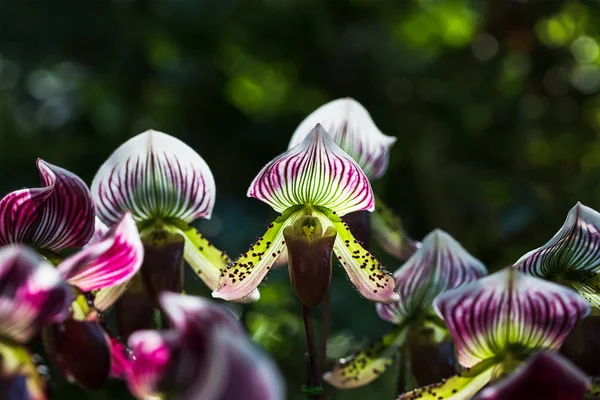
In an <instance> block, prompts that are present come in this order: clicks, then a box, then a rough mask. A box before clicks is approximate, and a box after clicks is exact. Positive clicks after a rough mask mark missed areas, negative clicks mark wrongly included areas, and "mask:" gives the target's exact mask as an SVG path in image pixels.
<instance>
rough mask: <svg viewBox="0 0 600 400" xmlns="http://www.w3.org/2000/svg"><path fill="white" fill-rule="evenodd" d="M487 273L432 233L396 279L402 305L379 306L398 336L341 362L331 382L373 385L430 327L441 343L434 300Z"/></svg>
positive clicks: (446, 236)
mask: <svg viewBox="0 0 600 400" xmlns="http://www.w3.org/2000/svg"><path fill="white" fill-rule="evenodd" d="M486 272H487V270H486V268H485V266H484V265H483V264H482V263H481V262H480V261H479V260H477V259H476V258H475V257H473V256H472V255H470V254H469V253H468V252H467V251H466V250H465V249H464V248H463V247H462V246H461V245H460V244H459V243H458V242H457V241H456V240H454V238H452V236H450V235H449V234H447V233H446V232H444V231H442V230H439V229H436V230H434V231H433V232H431V233H430V234H429V235H427V236H426V237H425V239H424V240H423V246H422V247H421V248H419V250H417V252H416V253H415V254H413V255H412V257H410V258H409V259H408V261H407V262H406V263H405V264H404V265H402V266H401V267H400V268H399V269H398V270H397V271H396V272H395V273H394V277H395V279H396V290H397V292H398V294H399V295H400V298H399V300H398V301H397V302H395V303H391V304H377V306H376V307H377V313H378V314H379V316H380V317H381V318H382V319H384V320H386V321H388V322H391V323H392V324H394V325H395V327H394V329H393V330H392V332H390V333H388V334H386V335H385V336H384V337H383V338H381V339H380V340H378V341H376V342H374V343H372V344H371V345H370V346H369V347H366V348H363V349H361V350H359V351H358V352H357V353H355V354H354V355H353V356H351V357H349V358H345V359H342V360H340V362H339V363H338V365H337V366H336V367H335V368H334V370H333V371H331V372H329V373H326V374H325V376H324V378H325V380H326V381H327V382H329V383H330V384H332V385H333V386H336V387H338V388H344V389H346V388H355V387H359V386H363V385H366V384H368V383H370V382H372V381H373V380H375V379H376V378H377V377H379V376H380V375H381V374H383V372H384V371H385V370H386V368H387V367H388V366H390V365H391V364H392V361H393V358H394V356H395V355H396V353H398V349H399V348H400V347H401V346H404V345H405V342H406V339H407V336H408V334H409V331H412V332H413V333H414V332H419V331H422V330H423V328H424V327H425V328H427V331H429V332H432V333H433V334H434V335H435V333H437V336H438V338H437V340H438V341H439V340H440V339H443V338H444V336H445V332H444V331H445V328H444V325H443V323H442V322H441V321H440V320H439V318H437V316H436V315H435V312H434V310H433V301H434V299H435V298H436V296H437V295H439V294H440V293H443V292H444V291H446V290H450V289H454V288H457V287H460V286H462V285H464V284H467V283H469V282H472V281H474V280H476V279H479V278H481V277H482V276H484V275H485V274H486ZM402 361H405V360H402Z"/></svg>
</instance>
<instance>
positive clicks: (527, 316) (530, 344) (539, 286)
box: [400, 268, 590, 400]
mask: <svg viewBox="0 0 600 400" xmlns="http://www.w3.org/2000/svg"><path fill="white" fill-rule="evenodd" d="M434 307H435V309H436V311H437V313H438V315H439V316H440V317H441V318H442V319H443V320H444V322H445V323H446V326H447V327H448V330H449V331H450V333H451V334H452V337H453V339H454V343H455V346H456V351H457V354H458V362H459V363H460V365H461V366H462V367H464V368H466V369H465V370H464V371H462V372H461V373H460V374H459V375H456V376H453V377H451V378H449V379H447V380H445V381H443V382H441V383H438V384H433V385H430V386H425V387H423V388H420V389H415V390H414V391H413V392H409V393H406V394H404V395H402V396H401V397H400V399H404V400H406V399H436V400H438V399H439V398H440V397H441V398H442V399H451V400H461V399H465V400H466V399H470V398H471V397H472V396H473V395H475V394H476V393H477V392H479V390H481V388H483V387H484V386H485V385H487V384H488V383H489V382H490V381H492V382H495V381H497V380H499V379H500V378H503V377H505V376H506V375H508V374H510V373H512V372H513V371H515V369H516V368H518V367H519V366H520V365H521V364H522V363H523V362H524V361H526V360H527V358H528V357H529V356H531V355H532V354H534V353H535V352H537V351H539V350H553V351H555V350H558V348H559V347H560V346H561V345H562V343H563V341H564V339H565V337H566V336H567V335H568V334H569V332H570V331H571V329H572V328H573V326H575V324H576V323H577V322H578V321H579V320H580V319H581V318H583V317H585V316H586V315H587V314H588V313H589V311H590V305H589V304H588V302H587V301H586V300H585V299H584V298H583V297H581V296H580V295H579V294H578V293H577V292H575V291H573V290H571V289H569V288H567V287H565V286H561V285H558V284H555V283H553V282H549V281H545V280H543V279H539V278H536V277H533V276H530V275H526V274H523V273H521V272H519V271H517V270H516V269H514V268H506V269H503V270H501V271H499V272H496V273H495V274H492V275H490V276H488V277H485V278H482V279H479V280H477V281H475V282H472V283H469V284H467V285H465V286H462V287H460V288H458V289H454V290H451V291H447V292H445V293H442V294H441V295H440V296H438V297H437V299H436V300H435V302H434Z"/></svg>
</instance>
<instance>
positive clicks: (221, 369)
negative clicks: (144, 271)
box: [127, 292, 284, 400]
mask: <svg viewBox="0 0 600 400" xmlns="http://www.w3.org/2000/svg"><path fill="white" fill-rule="evenodd" d="M160 303H161V306H162V309H163V310H164V311H165V313H166V315H167V316H168V318H169V320H170V322H171V325H172V329H170V330H166V331H138V332H135V333H134V334H133V335H131V337H130V338H129V346H130V348H131V349H132V352H133V354H134V355H135V357H134V358H133V359H132V360H131V365H130V367H129V368H128V369H127V383H128V385H129V388H130V390H131V392H132V394H133V395H134V396H135V397H136V398H138V399H140V400H157V399H164V398H169V399H171V398H173V399H175V398H176V399H182V400H195V399H202V400H229V399H247V400H282V399H283V398H284V393H283V382H282V379H281V377H280V375H279V373H278V371H277V369H276V367H275V365H274V363H273V362H272V361H270V360H269V359H267V358H266V357H265V356H263V355H262V354H261V353H260V352H259V351H257V350H256V349H255V348H254V346H253V345H252V344H251V342H250V340H249V339H248V337H247V336H246V335H245V333H244V331H243V329H242V326H241V325H240V324H239V322H238V321H237V320H236V319H235V318H234V316H233V314H231V313H230V312H229V311H228V310H227V309H225V308H223V307H221V306H218V305H216V304H214V303H212V302H210V301H208V300H204V299H202V298H199V297H191V296H186V295H179V294H175V293H169V292H164V293H162V294H161V295H160Z"/></svg>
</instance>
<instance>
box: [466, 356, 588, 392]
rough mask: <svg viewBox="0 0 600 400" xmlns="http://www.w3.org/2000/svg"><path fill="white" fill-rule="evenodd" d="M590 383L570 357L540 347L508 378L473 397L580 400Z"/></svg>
mask: <svg viewBox="0 0 600 400" xmlns="http://www.w3.org/2000/svg"><path fill="white" fill-rule="evenodd" d="M591 387H592V383H591V380H590V378H588V377H587V376H586V375H585V374H584V373H583V372H582V371H580V370H579V369H578V368H577V367H575V366H574V365H573V364H571V362H570V361H569V360H567V359H566V358H564V357H562V356H561V355H559V354H556V353H553V352H550V351H540V352H538V353H535V354H534V355H533V356H531V357H529V359H528V360H527V362H526V363H525V364H524V365H523V366H521V367H519V368H518V369H517V370H516V371H515V372H514V373H512V374H511V375H509V376H508V377H507V378H505V379H502V380H500V381H499V382H498V383H497V384H495V385H492V386H490V387H488V388H485V389H483V390H482V391H481V392H480V393H478V394H477V396H475V400H504V399H511V400H530V399H544V400H580V399H582V398H583V396H584V395H585V393H587V392H588V391H589V390H590V388H591Z"/></svg>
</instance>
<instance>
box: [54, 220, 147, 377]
mask: <svg viewBox="0 0 600 400" xmlns="http://www.w3.org/2000/svg"><path fill="white" fill-rule="evenodd" d="M143 256H144V249H143V246H142V242H141V240H140V237H139V234H138V230H137V227H136V224H135V221H134V220H133V218H132V216H131V214H130V213H129V212H127V213H125V214H124V215H123V217H122V218H121V220H120V221H119V222H118V223H117V224H116V225H115V226H114V227H112V228H111V229H109V230H108V231H106V232H105V233H104V236H101V237H100V238H99V239H97V240H96V241H93V242H91V243H90V244H89V245H88V246H86V247H85V248H84V249H83V250H81V251H79V252H77V253H75V254H73V255H72V256H70V257H68V258H66V259H65V260H64V261H63V262H61V263H60V264H59V265H58V266H57V271H58V273H59V274H60V275H61V276H62V278H63V279H64V280H65V281H66V282H67V283H68V284H69V285H71V287H72V291H73V292H74V293H75V294H77V297H76V299H75V301H73V303H72V304H71V308H70V316H69V318H68V319H66V320H65V321H62V322H60V323H57V324H53V325H47V326H45V327H44V328H43V339H44V346H45V347H46V350H47V352H48V354H49V355H50V357H51V359H52V361H53V362H54V363H55V364H56V365H58V366H59V367H60V369H61V371H62V373H63V375H64V376H65V377H66V378H67V379H68V380H69V381H71V382H78V383H80V384H81V385H82V386H84V387H85V388H87V389H98V388H99V387H100V386H101V385H102V384H103V383H104V381H105V380H106V379H107V378H108V376H109V373H110V371H111V369H114V368H113V365H112V364H113V363H114V362H113V361H112V360H115V358H116V361H118V354H116V353H115V352H118V351H120V349H119V348H115V346H114V345H111V339H110V336H109V334H108V332H107V331H106V329H104V327H103V325H102V324H101V320H100V319H99V316H98V312H101V311H103V309H98V308H97V307H96V308H93V307H90V306H91V305H92V304H93V302H92V301H91V300H89V301H88V298H89V297H88V296H86V295H84V294H85V293H96V294H97V295H100V296H102V301H101V302H99V303H100V304H101V305H102V306H103V307H105V308H104V309H106V308H108V307H109V306H110V305H111V304H112V303H113V302H114V301H116V300H117V298H118V295H119V293H120V288H121V287H122V286H123V285H126V284H127V283H128V282H129V281H130V280H131V278H132V277H133V276H134V275H135V274H136V273H137V272H138V271H139V269H140V266H141V265H142V259H143ZM115 288H116V290H115ZM90 361H92V362H90ZM117 375H118V374H117Z"/></svg>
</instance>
